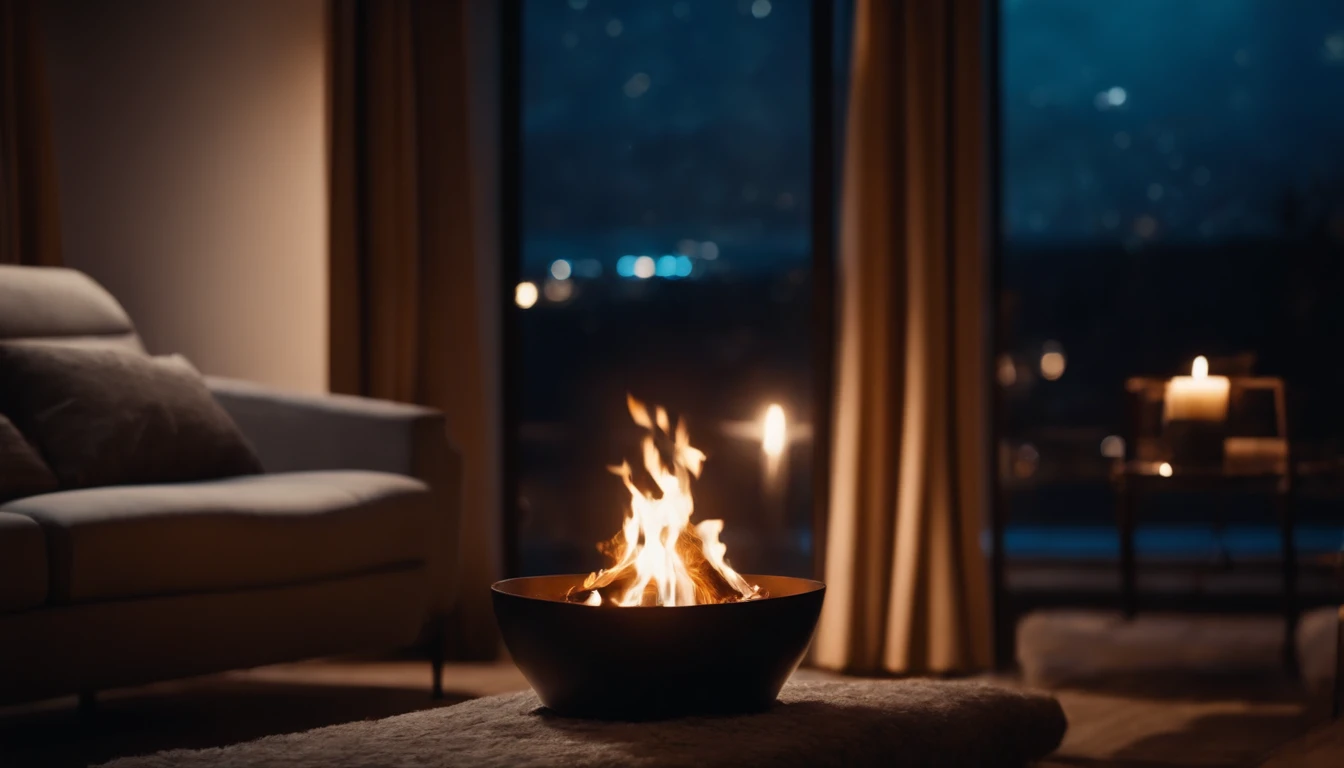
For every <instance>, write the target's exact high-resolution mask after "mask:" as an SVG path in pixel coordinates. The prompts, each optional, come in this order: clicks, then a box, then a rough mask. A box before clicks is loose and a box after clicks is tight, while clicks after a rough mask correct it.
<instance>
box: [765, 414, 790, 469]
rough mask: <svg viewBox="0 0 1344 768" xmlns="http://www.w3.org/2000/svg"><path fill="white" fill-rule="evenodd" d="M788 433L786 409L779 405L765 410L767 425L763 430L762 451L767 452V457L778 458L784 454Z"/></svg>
mask: <svg viewBox="0 0 1344 768" xmlns="http://www.w3.org/2000/svg"><path fill="white" fill-rule="evenodd" d="M787 432H788V425H787V423H786V422H785V420H784V408H783V407H782V406H780V405H778V404H771V406H770V407H769V408H766V409H765V424H764V425H763V427H762V429H761V450H763V451H765V455H766V456H769V457H771V458H776V457H778V456H779V455H780V454H782V453H784V445H785V443H786V442H787Z"/></svg>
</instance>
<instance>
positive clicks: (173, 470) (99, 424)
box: [0, 342, 261, 489]
mask: <svg viewBox="0 0 1344 768" xmlns="http://www.w3.org/2000/svg"><path fill="white" fill-rule="evenodd" d="M0 413H3V414H4V415H6V416H8V417H9V419H10V420H11V421H12V422H14V425H15V426H17V427H18V428H19V431H20V432H22V433H23V434H24V435H25V436H26V437H27V438H28V440H30V441H31V442H32V443H33V444H34V445H35V446H37V449H38V451H39V452H40V453H41V454H42V457H43V458H44V459H45V460H46V462H47V464H48V465H49V466H50V467H51V469H52V471H53V472H54V473H55V475H56V478H57V480H58V481H59V484H60V487H61V488H62V489H72V488H91V487H97V486H105V485H128V484H145V483H172V482H186V481H191V480H206V479H212V478H219V477H234V476H237V475H247V474H256V473H258V472H260V471H261V464H260V462H259V461H258V460H257V457H256V454H255V453H254V452H253V451H252V448H251V446H249V445H248V444H247V440H246V439H245V438H244V437H243V435H242V434H241V433H240V432H239V431H238V427H237V426H236V425H235V424H234V423H233V420H232V419H230V418H229V415H228V414H227V413H225V412H224V409H223V408H221V407H220V406H219V404H218V403H216V402H215V400H214V398H213V397H212V396H211V395H210V391H209V390H208V389H206V386H205V382H204V380H203V379H202V378H201V375H200V374H199V373H197V371H196V369H195V368H193V367H192V366H191V364H190V363H188V362H187V361H186V360H185V359H183V358H181V357H178V356H170V357H149V356H147V355H143V354H139V353H135V352H126V351H122V350H115V349H91V348H86V347H81V346H59V345H51V344H46V343H23V342H17V343H16V342H2V343H0Z"/></svg>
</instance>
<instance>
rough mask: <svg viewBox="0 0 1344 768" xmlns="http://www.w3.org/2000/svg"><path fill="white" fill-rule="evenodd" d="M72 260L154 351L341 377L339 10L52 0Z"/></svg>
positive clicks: (298, 383)
mask: <svg viewBox="0 0 1344 768" xmlns="http://www.w3.org/2000/svg"><path fill="white" fill-rule="evenodd" d="M46 8H47V12H46V15H45V19H44V22H45V28H46V37H47V41H46V42H47V59H48V77H49V80H50V88H51V96H52V118H53V130H54V133H55V143H56V153H57V165H58V168H59V173H60V184H61V190H60V191H61V206H62V209H61V216H62V235H63V239H64V253H65V261H66V264H67V265H69V266H71V267H74V268H76V269H81V270H84V271H86V272H88V273H89V274H91V275H92V276H93V277H94V278H95V279H97V280H98V281H99V282H101V283H102V284H103V285H105V286H107V288H108V289H109V290H111V291H112V292H113V293H114V294H115V295H116V296H117V297H118V298H120V299H121V301H122V303H123V304H125V306H126V309H127V311H129V312H130V314H131V316H132V317H133V318H134V319H135V321H136V323H137V325H138V326H139V328H140V330H141V333H142V335H143V336H144V339H145V342H146V344H147V345H148V346H149V348H150V350H151V351H153V352H181V353H183V354H185V355H186V356H188V357H189V358H191V360H192V361H194V362H195V363H196V365H197V367H199V368H200V369H201V370H203V371H205V372H207V373H214V374H220V375H226V376H236V377H240V378H247V379H253V380H257V381H262V382H265V383H269V384H274V385H277V386H281V387H287V388H294V389H300V390H307V391H323V390H325V389H326V383H327V374H326V370H327V368H326V367H327V351H326V345H327V320H326V317H327V272H326V258H327V197H326V195H327V141H326V136H327V131H326V114H327V107H326V66H327V62H326V10H325V9H326V3H325V2H324V0H115V2H94V1H91V0H83V1H81V0H49V2H48V3H47V4H46Z"/></svg>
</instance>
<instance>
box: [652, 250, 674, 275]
mask: <svg viewBox="0 0 1344 768" xmlns="http://www.w3.org/2000/svg"><path fill="white" fill-rule="evenodd" d="M654 274H655V275H657V276H659V277H676V276H677V257H676V256H673V255H672V254H670V253H669V254H666V255H664V256H660V257H659V258H658V265H657V266H656V267H655V268H654Z"/></svg>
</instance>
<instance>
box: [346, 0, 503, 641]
mask: <svg viewBox="0 0 1344 768" xmlns="http://www.w3.org/2000/svg"><path fill="white" fill-rule="evenodd" d="M469 5H470V4H469V3H468V2H466V0H449V1H435V0H334V2H333V4H332V6H331V20H332V62H331V65H332V75H331V88H332V91H331V109H332V115H331V120H332V124H331V152H332V155H331V171H330V172H331V209H330V210H331V224H330V226H331V232H330V237H331V262H330V281H331V282H330V329H331V331H330V333H331V347H330V384H331V389H332V391H334V392H343V393H349V394H359V395H365V396H370V397H379V398H386V399H391V400H399V401H403V402H410V403H420V404H424V405H429V406H433V407H435V408H438V409H440V410H442V411H443V412H444V413H445V414H446V415H447V417H448V423H449V432H450V438H451V439H452V441H453V442H454V444H455V445H456V446H457V447H458V449H459V450H460V451H461V452H462V456H463V477H464V482H463V486H464V487H463V496H462V500H461V501H462V510H463V512H462V525H461V530H460V531H459V537H458V540H459V541H460V542H462V545H461V557H460V563H461V573H460V581H459V584H460V586H459V589H458V599H457V602H456V605H455V606H454V608H453V613H452V614H451V616H450V621H449V627H448V637H447V639H448V643H449V647H448V652H449V653H450V654H451V655H452V656H454V657H457V658H489V657H492V656H493V655H494V654H495V653H496V651H497V649H498V639H497V636H496V630H495V623H494V618H493V612H492V609H491V606H490V598H489V585H490V583H491V582H493V581H494V580H495V579H497V578H498V574H499V568H500V554H499V552H500V542H499V540H498V539H499V536H498V531H499V516H498V512H497V510H498V509H499V508H500V503H499V492H500V491H499V487H498V483H499V479H498V478H499V476H500V473H499V458H498V457H499V455H500V451H499V442H498V441H499V435H498V434H497V432H498V426H497V425H498V414H499V401H498V397H499V395H498V393H499V392H500V386H499V382H498V359H497V352H496V351H495V347H496V346H497V340H498V328H497V323H496V321H495V318H496V316H497V315H498V301H497V297H498V295H499V293H498V290H497V288H496V286H497V282H498V277H497V266H496V262H497V258H495V256H494V255H493V254H491V253H487V252H486V250H487V249H485V248H482V247H480V243H481V242H486V243H488V242H489V238H488V236H487V237H486V238H485V239H484V240H483V241H482V240H481V233H478V232H474V231H473V229H474V226H475V222H476V221H478V220H479V217H478V215H477V214H478V213H479V211H480V201H479V200H478V199H477V196H476V195H473V190H476V189H478V188H479V186H480V185H479V183H478V180H477V179H475V178H473V177H474V175H478V174H474V172H473V171H474V169H473V167H472V158H473V146H472V131H471V130H470V126H469V124H468V123H469V116H470V115H471V114H472V109H471V101H472V88H471V84H472V79H471V78H472V75H473V68H472V67H471V66H470V64H471V63H472V62H470V61H469V59H470V58H471V57H470V55H469V45H468V43H469V39H470V37H471V35H470V28H471V23H472V22H471V16H470V15H469V10H470V9H469ZM476 76H478V77H486V78H487V79H488V76H489V73H476Z"/></svg>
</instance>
